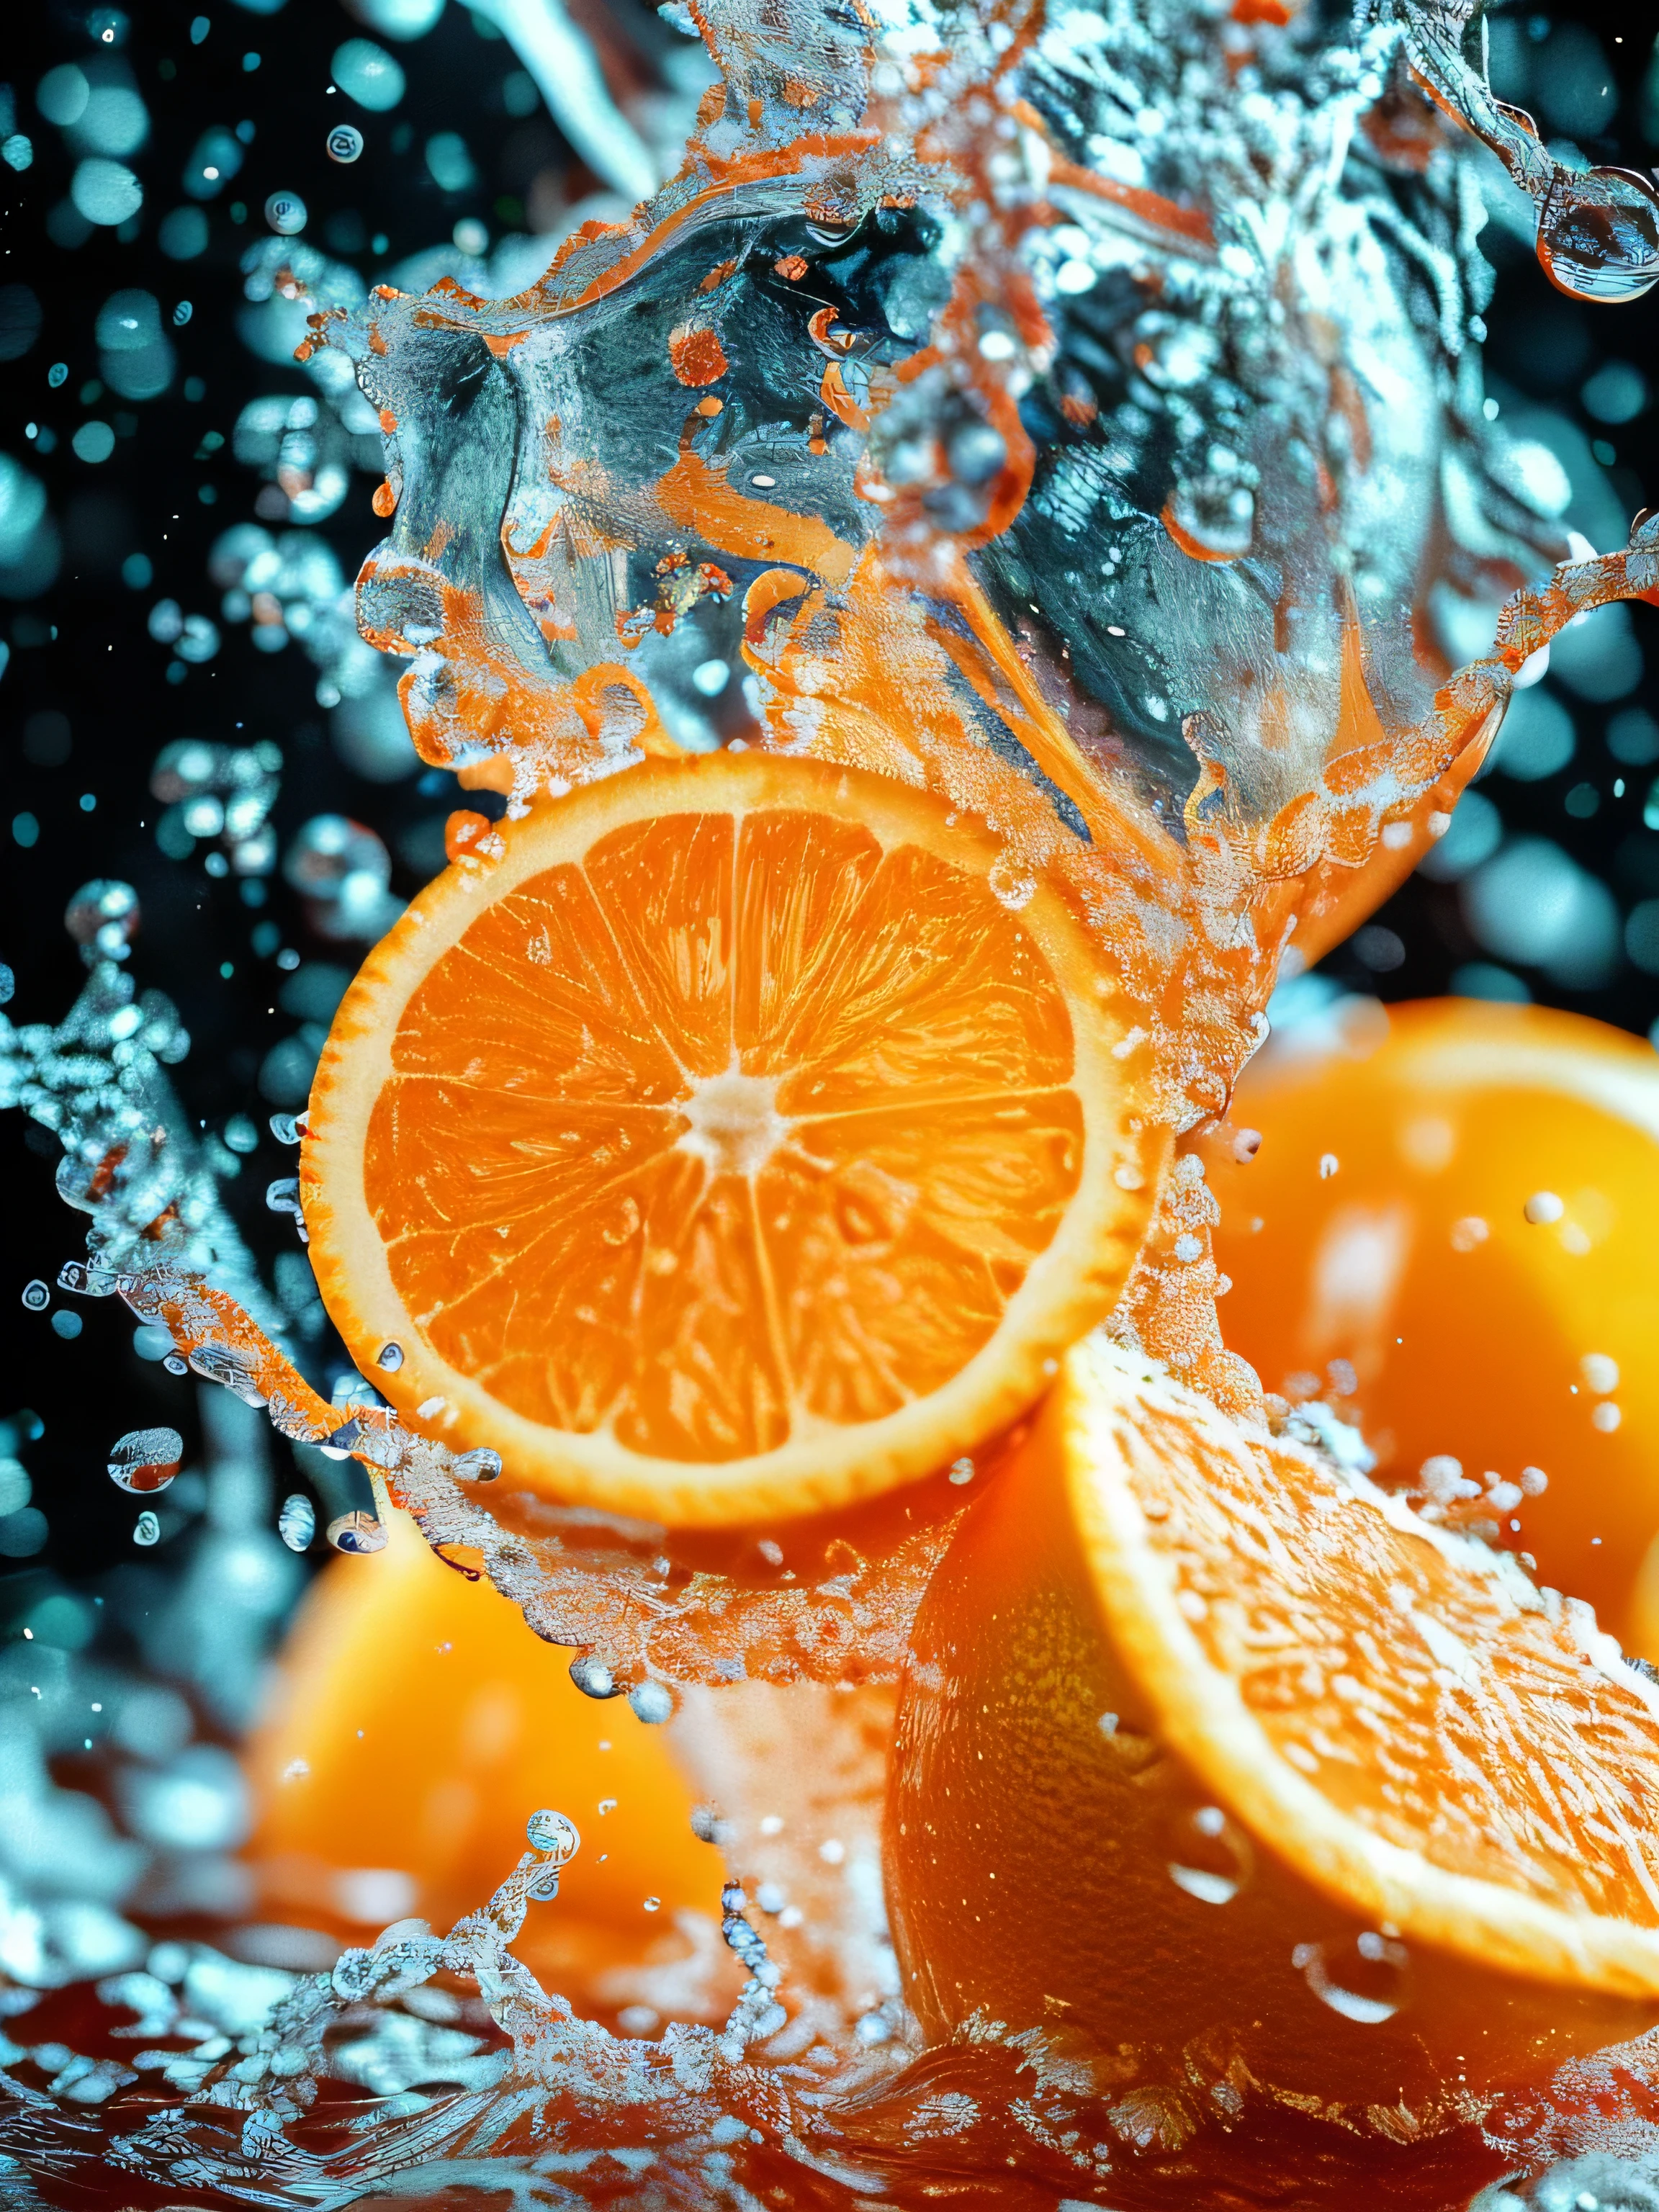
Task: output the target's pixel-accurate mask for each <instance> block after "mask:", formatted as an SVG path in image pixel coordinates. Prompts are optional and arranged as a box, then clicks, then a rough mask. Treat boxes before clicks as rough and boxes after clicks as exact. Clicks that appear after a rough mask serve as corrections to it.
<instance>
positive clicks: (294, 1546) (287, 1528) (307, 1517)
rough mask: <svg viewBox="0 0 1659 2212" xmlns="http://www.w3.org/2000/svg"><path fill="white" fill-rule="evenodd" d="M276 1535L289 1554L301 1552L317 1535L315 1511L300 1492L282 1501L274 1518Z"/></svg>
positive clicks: (297, 1491) (309, 1501) (303, 1493)
mask: <svg viewBox="0 0 1659 2212" xmlns="http://www.w3.org/2000/svg"><path fill="white" fill-rule="evenodd" d="M276 1534H278V1535H279V1536H280V1537H281V1538H282V1540H283V1542H284V1543H285V1544H286V1545H287V1546H288V1548H289V1551H290V1552H303V1551H305V1550H307V1548H308V1547H309V1545H310V1543H311V1540H312V1538H313V1536H314V1535H315V1534H317V1509H316V1507H315V1506H314V1505H313V1504H312V1502H311V1500H310V1499H309V1498H307V1496H306V1494H305V1492H303V1491H301V1490H296V1491H295V1492H293V1493H292V1494H291V1495H290V1496H289V1497H287V1498H284V1499H283V1510H282V1511H281V1512H280V1513H279V1514H278V1515H277V1516H276Z"/></svg>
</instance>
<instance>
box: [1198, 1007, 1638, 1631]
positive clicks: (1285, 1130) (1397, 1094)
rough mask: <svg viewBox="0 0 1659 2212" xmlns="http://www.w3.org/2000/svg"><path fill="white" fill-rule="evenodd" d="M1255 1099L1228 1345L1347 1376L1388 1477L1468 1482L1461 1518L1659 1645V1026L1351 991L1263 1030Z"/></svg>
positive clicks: (1225, 1234) (1304, 1379)
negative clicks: (1307, 1029)
mask: <svg viewBox="0 0 1659 2212" xmlns="http://www.w3.org/2000/svg"><path fill="white" fill-rule="evenodd" d="M1233 1121H1234V1123H1235V1124H1236V1125H1239V1126H1249V1127H1254V1128H1255V1129H1257V1130H1259V1131H1260V1132H1261V1138H1262V1142H1261V1150H1260V1152H1259V1153H1258V1154H1257V1156H1256V1158H1255V1159H1254V1160H1253V1161H1251V1162H1250V1163H1249V1164H1248V1165H1243V1164H1238V1163H1237V1161H1236V1160H1235V1158H1233V1157H1232V1154H1231V1147H1229V1146H1225V1145H1218V1146H1216V1147H1215V1151H1216V1152H1217V1154H1218V1157H1217V1158H1213V1159H1212V1163H1211V1167H1210V1182H1211V1187H1212V1189H1213V1190H1214V1192H1215V1194H1216V1195H1217V1197H1218V1200H1219V1201H1220V1206H1221V1222H1220V1226H1219V1229H1218V1232H1217V1236H1216V1257H1217V1261H1218V1264H1219V1266H1220V1267H1222V1269H1223V1270H1224V1272H1225V1273H1226V1274H1227V1275H1229V1276H1230V1277H1231V1279H1232V1284H1233V1287H1232V1290H1231V1293H1230V1294H1229V1296H1228V1297H1226V1298H1225V1300H1224V1301H1223V1304H1222V1307H1221V1317H1222V1322H1223V1326H1224V1329H1225V1334H1226V1339H1227V1342H1228V1344H1229V1346H1231V1348H1232V1349H1233V1350H1235V1351H1237V1352H1242V1353H1243V1356H1244V1357H1245V1358H1247V1359H1249V1361H1250V1362H1251V1363H1252V1364H1253V1365H1254V1366H1255V1368H1256V1370H1257V1371H1258V1372H1259V1374H1260V1375H1261V1380H1262V1382H1263V1383H1264V1384H1265V1385H1266V1387H1267V1389H1270V1390H1279V1391H1284V1392H1285V1393H1286V1394H1287V1395H1290V1396H1291V1398H1293V1399H1297V1398H1303V1397H1305V1396H1309V1395H1316V1394H1319V1395H1327V1396H1331V1397H1334V1398H1335V1400H1336V1401H1337V1403H1338V1406H1339V1409H1340V1411H1341V1412H1342V1413H1343V1414H1344V1415H1345V1416H1346V1418H1348V1419H1352V1420H1355V1421H1357V1422H1358V1424H1359V1425H1360V1426H1361V1427H1362V1428H1363V1430H1364V1435H1365V1437H1366V1441H1367V1442H1368V1443H1369V1444H1370V1447H1371V1449H1373V1450H1375V1451H1376V1453H1377V1455H1378V1459H1379V1465H1378V1467H1377V1469H1376V1479H1377V1480H1379V1481H1380V1482H1383V1483H1385V1484H1387V1485H1388V1486H1390V1487H1407V1488H1410V1487H1413V1486H1416V1487H1424V1486H1425V1484H1424V1477H1423V1475H1422V1472H1421V1471H1422V1469H1423V1468H1424V1466H1425V1462H1429V1463H1430V1464H1431V1480H1430V1482H1429V1484H1428V1485H1427V1486H1426V1487H1427V1489H1428V1491H1429V1492H1430V1493H1431V1494H1432V1492H1433V1490H1434V1488H1435V1487H1436V1486H1438V1487H1439V1488H1440V1489H1441V1490H1442V1491H1443V1492H1449V1484H1450V1483H1451V1482H1452V1481H1460V1482H1462V1484H1464V1485H1466V1486H1468V1494H1466V1495H1463V1496H1461V1497H1454V1498H1452V1499H1451V1512H1452V1517H1453V1518H1454V1519H1457V1518H1460V1517H1462V1518H1474V1519H1479V1520H1481V1521H1484V1522H1486V1526H1487V1528H1488V1530H1489V1531H1490V1533H1491V1534H1492V1535H1493V1536H1494V1538H1495V1539H1496V1541H1498V1542H1500V1543H1502V1544H1504V1545H1505V1546H1506V1547H1509V1548H1510V1549H1512V1550H1517V1551H1524V1552H1525V1553H1528V1554H1530V1555H1531V1557H1532V1558H1533V1559H1534V1560H1535V1562H1536V1572H1537V1577H1538V1579H1539V1580H1540V1581H1541V1582H1544V1583H1553V1584H1554V1585H1555V1586H1556V1587H1557V1588H1559V1589H1564V1590H1566V1591H1569V1592H1571V1594H1572V1595H1575V1596H1578V1597H1583V1598H1584V1599H1586V1600H1588V1601H1589V1602H1590V1603H1591V1604H1593V1605H1594V1606H1595V1608H1596V1612H1597V1613H1598V1615H1599V1617H1600V1618H1601V1620H1602V1622H1603V1623H1604V1625H1605V1626H1607V1628H1608V1629H1610V1630H1611V1631H1612V1632H1613V1634H1614V1635H1616V1636H1617V1637H1618V1638H1620V1641H1621V1642H1622V1643H1624V1644H1626V1646H1627V1647H1628V1648H1631V1649H1633V1650H1638V1651H1641V1652H1644V1653H1645V1654H1646V1655H1648V1656H1650V1657H1654V1658H1659V1360H1656V1358H1655V1357H1654V1346H1655V1345H1656V1343H1659V1269H1656V1266H1655V1256H1654V1255H1655V1252H1656V1249H1659V1057H1656V1055H1655V1054H1654V1052H1653V1050H1652V1048H1651V1047H1650V1046H1649V1045H1647V1044H1646V1043H1644V1042H1642V1041H1641V1040H1639V1039H1638V1038H1636V1037H1632V1036H1626V1034H1625V1033H1624V1032H1623V1031H1622V1030H1613V1029H1609V1028H1607V1026H1606V1025H1605V1024H1602V1023H1601V1022H1594V1021H1588V1020H1586V1019H1585V1018H1583V1016H1581V1015H1577V1014H1567V1013H1559V1012H1551V1011H1549V1010H1547V1009H1545V1008H1543V1007H1535V1006H1488V1005H1483V1004H1480V1003H1477V1002H1475V1001H1473V1000H1432V1001H1425V1002H1424V1003H1423V1004H1420V1005H1413V1006H1391V1007H1389V1009H1388V1010H1387V1012H1386V1014H1385V1013H1384V1012H1383V1011H1382V1010H1381V1009H1378V1008H1375V1007H1372V1008H1369V1009H1355V1010H1354V1012H1353V1015H1352V1019H1351V1020H1349V1021H1348V1022H1346V1024H1344V1023H1338V1024H1334V1026H1333V1027H1332V1028H1331V1029H1330V1030H1329V1031H1328V1035H1327V1036H1326V1039H1325V1042H1324V1044H1323V1046H1322V1048H1309V1049H1305V1050H1297V1049H1295V1048H1293V1040H1290V1041H1287V1045H1286V1048H1276V1049H1275V1050H1273V1051H1272V1052H1270V1053H1268V1054H1266V1055H1264V1057H1263V1059H1262V1060H1261V1062H1260V1063H1259V1064H1258V1065H1257V1066H1253V1067H1252V1068H1251V1069H1250V1070H1249V1072H1248V1073H1247V1074H1246V1076H1245V1078H1244V1079H1243V1083H1242V1084H1241V1085H1240V1086H1239V1089H1238V1092H1237V1097H1236V1098H1235V1101H1234V1106H1233ZM1529 1214H1531V1215H1533V1216H1535V1217H1537V1218H1528V1216H1529ZM1344 1363H1346V1365H1345V1364H1344ZM1452 1461H1455V1462H1457V1469H1456V1471H1455V1472H1454V1470H1453V1469H1452V1468H1450V1467H1449V1464H1448V1462H1452ZM1434 1462H1441V1464H1440V1465H1439V1466H1438V1468H1436V1467H1435V1466H1434V1464H1433V1463H1434ZM1529 1469H1532V1470H1537V1471H1539V1472H1541V1474H1542V1475H1543V1476H1544V1477H1545V1478H1547V1487H1545V1488H1540V1486H1539V1480H1538V1473H1532V1474H1529V1473H1528V1470H1529Z"/></svg>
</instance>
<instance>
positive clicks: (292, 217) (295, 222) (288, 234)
mask: <svg viewBox="0 0 1659 2212" xmlns="http://www.w3.org/2000/svg"><path fill="white" fill-rule="evenodd" d="M306 217H307V209H306V204H305V202H304V201H303V200H302V199H301V197H300V195H299V194H298V192H273V193H272V194H271V195H270V198H269V199H268V200H267V201H266V202H265V221H266V222H268V223H269V224H270V227H271V228H272V229H273V230H274V231H275V232H276V235H277V237H278V238H293V237H294V236H295V234H297V233H298V232H300V231H302V230H303V229H304V228H305V227H306Z"/></svg>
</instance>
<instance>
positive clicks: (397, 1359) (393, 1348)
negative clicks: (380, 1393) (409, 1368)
mask: <svg viewBox="0 0 1659 2212" xmlns="http://www.w3.org/2000/svg"><path fill="white" fill-rule="evenodd" d="M374 1364H375V1365H376V1366H377V1367H383V1368H384V1369H385V1370H386V1373H387V1374H388V1375H395V1374H396V1373H397V1371H398V1369H399V1368H400V1367H401V1366H402V1365H403V1364H404V1348H403V1346H402V1345H401V1344H383V1345H382V1346H380V1350H379V1351H378V1352H376V1353H375V1355H374Z"/></svg>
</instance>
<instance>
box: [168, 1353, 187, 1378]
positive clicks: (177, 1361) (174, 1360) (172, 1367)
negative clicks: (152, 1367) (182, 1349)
mask: <svg viewBox="0 0 1659 2212" xmlns="http://www.w3.org/2000/svg"><path fill="white" fill-rule="evenodd" d="M161 1364H162V1366H163V1367H165V1368H166V1369H167V1373H168V1374H169V1375H188V1374H189V1372H190V1362H189V1360H187V1359H184V1358H180V1357H179V1353H178V1352H168V1354H167V1358H165V1359H164V1360H163V1361H162V1362H161Z"/></svg>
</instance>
